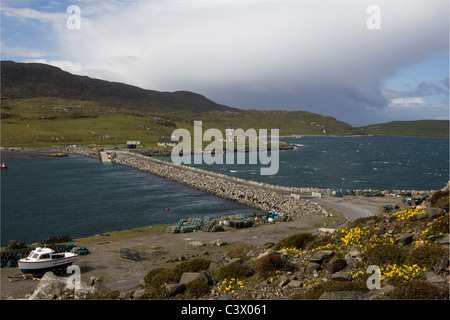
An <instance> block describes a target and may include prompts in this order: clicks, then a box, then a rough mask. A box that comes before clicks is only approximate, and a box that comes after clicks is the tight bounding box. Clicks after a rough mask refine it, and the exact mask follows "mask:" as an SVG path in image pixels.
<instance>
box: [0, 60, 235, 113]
mask: <svg viewBox="0 0 450 320" xmlns="http://www.w3.org/2000/svg"><path fill="white" fill-rule="evenodd" d="M1 95H2V99H5V98H6V99H30V98H45V97H54V98H61V99H70V100H83V101H93V102H98V103H100V104H105V105H108V106H111V107H117V108H127V109H134V110H143V111H148V112H173V111H179V110H189V111H193V112H205V111H212V110H229V111H238V109H235V108H231V107H227V106H224V105H220V104H217V103H215V102H214V101H211V100H209V99H207V98H206V97H204V96H202V95H200V94H197V93H193V92H189V91H176V92H159V91H154V90H145V89H141V88H138V87H135V86H131V85H127V84H123V83H117V82H109V81H104V80H99V79H92V78H89V77H85V76H77V75H73V74H70V73H68V72H65V71H63V70H61V69H59V68H57V67H53V66H50V65H46V64H41V63H16V62H13V61H1Z"/></svg>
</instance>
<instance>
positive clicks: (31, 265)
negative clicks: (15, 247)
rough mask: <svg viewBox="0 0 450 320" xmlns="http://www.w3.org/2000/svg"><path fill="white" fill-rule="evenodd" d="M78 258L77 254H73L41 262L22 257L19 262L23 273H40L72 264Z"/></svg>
mask: <svg viewBox="0 0 450 320" xmlns="http://www.w3.org/2000/svg"><path fill="white" fill-rule="evenodd" d="M76 260H77V256H76V255H71V256H69V257H64V258H59V259H52V260H48V261H39V262H37V261H26V259H21V260H19V261H18V264H19V270H20V271H21V272H23V273H40V272H45V271H51V270H54V269H59V268H64V267H67V266H70V265H71V264H72V263H74V262H75V261H76Z"/></svg>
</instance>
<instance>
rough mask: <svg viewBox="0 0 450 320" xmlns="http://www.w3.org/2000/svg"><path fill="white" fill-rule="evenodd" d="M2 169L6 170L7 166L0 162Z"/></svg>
mask: <svg viewBox="0 0 450 320" xmlns="http://www.w3.org/2000/svg"><path fill="white" fill-rule="evenodd" d="M0 168H2V169H8V165H7V164H6V163H4V162H2V165H1V166H0Z"/></svg>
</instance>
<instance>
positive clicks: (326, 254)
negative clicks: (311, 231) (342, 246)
mask: <svg viewBox="0 0 450 320" xmlns="http://www.w3.org/2000/svg"><path fill="white" fill-rule="evenodd" d="M333 255H334V252H333V251H328V250H317V251H314V252H313V253H312V255H311V256H310V257H309V261H311V262H316V263H322V262H324V261H328V260H329V259H330V258H331V257H332V256H333Z"/></svg>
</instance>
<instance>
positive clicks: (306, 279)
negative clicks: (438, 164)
mask: <svg viewBox="0 0 450 320" xmlns="http://www.w3.org/2000/svg"><path fill="white" fill-rule="evenodd" d="M449 241H450V239H449V214H448V210H447V211H446V210H445V209H441V208H435V207H426V208H415V207H405V208H399V210H397V211H396V212H390V213H384V214H383V215H382V216H375V217H370V218H363V219H359V220H356V221H354V222H353V223H352V224H351V225H348V226H347V227H345V228H341V229H320V232H318V233H317V234H309V233H301V234H297V235H294V236H290V237H287V238H285V239H282V240H280V241H279V242H277V243H266V244H265V245H264V246H259V247H258V246H253V245H245V244H243V245H242V246H241V247H239V248H238V249H234V250H232V251H229V252H227V253H226V254H225V255H224V256H223V257H222V258H220V259H218V260H209V259H208V256H205V257H201V258H199V257H196V258H192V259H188V260H184V261H180V262H178V263H177V264H175V265H173V264H168V265H170V267H169V266H168V267H164V268H162V267H160V268H154V269H152V270H149V272H148V273H147V274H146V275H145V276H144V277H143V278H142V279H141V281H140V285H141V288H140V289H138V290H134V291H126V292H119V291H113V292H111V291H108V290H107V289H106V287H105V286H103V285H102V282H101V281H99V280H98V279H94V278H92V279H91V280H90V283H81V284H80V286H79V288H78V289H74V288H71V285H68V282H67V279H68V278H67V276H66V277H57V276H56V275H54V274H53V273H51V272H50V273H47V274H46V275H45V276H44V277H43V278H42V279H41V281H40V284H39V285H38V287H37V289H36V291H35V292H34V293H33V294H32V295H31V296H30V297H29V299H127V300H129V299H257V300H260V299H261V300H262V299H333V300H341V299H352V300H361V299H449ZM198 245H205V244H202V243H199V244H198ZM208 245H209V246H210V248H212V247H217V246H227V244H226V243H224V242H220V241H219V242H217V241H216V242H213V243H210V244H208ZM208 250H209V249H208ZM181 260H183V259H181Z"/></svg>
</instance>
